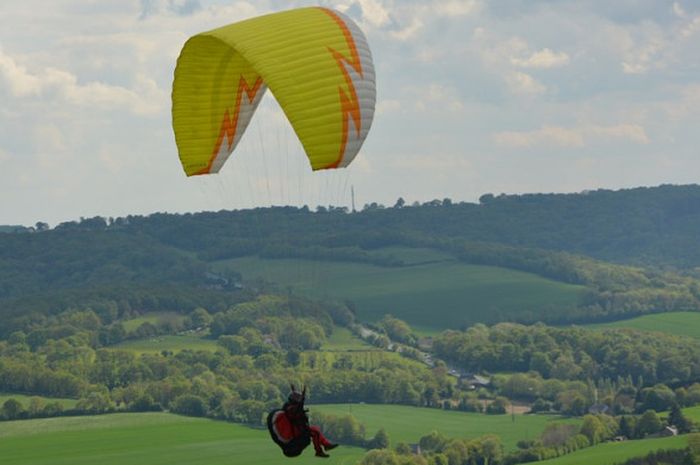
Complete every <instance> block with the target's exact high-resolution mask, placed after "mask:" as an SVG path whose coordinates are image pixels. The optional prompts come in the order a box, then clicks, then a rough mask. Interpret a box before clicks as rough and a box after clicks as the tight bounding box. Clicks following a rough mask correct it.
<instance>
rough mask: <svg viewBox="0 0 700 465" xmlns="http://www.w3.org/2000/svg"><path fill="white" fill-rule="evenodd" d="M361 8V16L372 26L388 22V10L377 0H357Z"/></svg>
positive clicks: (379, 25) (380, 25)
mask: <svg viewBox="0 0 700 465" xmlns="http://www.w3.org/2000/svg"><path fill="white" fill-rule="evenodd" d="M357 3H359V4H360V8H362V18H363V19H364V20H365V21H367V22H368V23H369V24H371V25H372V26H374V27H382V26H384V25H386V24H388V23H389V12H388V11H387V10H386V9H385V8H384V6H383V5H382V4H381V2H380V1H377V0H357Z"/></svg>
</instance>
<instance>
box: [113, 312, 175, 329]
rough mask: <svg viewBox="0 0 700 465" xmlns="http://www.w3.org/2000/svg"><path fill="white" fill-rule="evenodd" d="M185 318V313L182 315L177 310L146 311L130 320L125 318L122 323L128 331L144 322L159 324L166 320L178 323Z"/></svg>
mask: <svg viewBox="0 0 700 465" xmlns="http://www.w3.org/2000/svg"><path fill="white" fill-rule="evenodd" d="M184 319H185V316H184V315H180V314H179V313H175V312H154V313H146V314H145V315H141V316H139V317H137V318H132V319H130V320H125V321H123V322H122V324H123V325H124V329H126V330H127V331H134V330H135V329H137V328H138V327H139V326H141V325H142V324H144V323H151V324H152V325H157V324H158V323H162V322H165V321H175V322H178V323H182V321H183V320H184Z"/></svg>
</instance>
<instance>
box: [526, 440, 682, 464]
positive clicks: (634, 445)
mask: <svg viewBox="0 0 700 465" xmlns="http://www.w3.org/2000/svg"><path fill="white" fill-rule="evenodd" d="M686 445H687V442H686V438H685V437H684V436H675V437H670V438H659V439H640V440H637V441H623V442H607V443H605V444H599V445H597V446H593V447H587V448H585V449H581V450H577V451H576V452H573V453H571V454H567V455H564V456H561V457H558V458H556V459H551V460H544V461H542V462H536V463H537V464H542V465H614V464H617V463H621V462H624V461H625V460H627V459H631V458H632V457H639V456H643V455H646V454H648V453H649V452H653V451H655V450H658V449H682V448H684V447H686Z"/></svg>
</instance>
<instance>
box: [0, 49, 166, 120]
mask: <svg viewBox="0 0 700 465" xmlns="http://www.w3.org/2000/svg"><path fill="white" fill-rule="evenodd" d="M0 77H2V79H3V80H4V81H5V82H6V83H7V85H8V86H9V89H10V91H11V93H12V95H13V96H14V97H18V98H26V97H32V96H34V97H42V98H45V99H52V98H59V99H61V100H62V101H63V102H66V103H69V104H73V105H79V106H84V107H95V108H103V109H112V108H118V107H122V108H126V109H128V110H130V111H132V112H134V113H136V114H154V113H158V112H159V111H161V110H162V109H163V108H164V105H165V103H166V101H167V98H166V94H165V93H164V92H162V91H160V89H159V88H158V86H157V85H156V83H155V82H154V81H153V80H152V79H149V78H146V77H144V76H137V82H136V87H135V89H127V88H125V87H121V86H114V85H109V84H105V83H102V82H97V81H93V82H88V83H85V84H80V83H79V82H78V77H77V76H75V75H74V74H72V73H70V72H68V71H65V70H61V69H56V68H44V69H41V70H39V71H36V72H29V71H27V69H26V68H25V67H24V66H22V65H19V64H17V62H16V60H15V59H14V58H12V57H11V56H9V55H7V54H5V53H3V52H2V50H0Z"/></svg>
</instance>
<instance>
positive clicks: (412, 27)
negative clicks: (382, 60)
mask: <svg viewBox="0 0 700 465" xmlns="http://www.w3.org/2000/svg"><path fill="white" fill-rule="evenodd" d="M421 29H423V21H421V20H420V18H418V17H415V18H413V20H412V21H411V24H409V25H408V26H406V27H404V28H403V29H399V30H398V31H391V32H390V33H389V34H390V35H391V37H393V38H394V39H397V40H400V41H405V40H409V39H412V38H413V37H415V35H416V34H417V33H418V32H419V31H420V30H421Z"/></svg>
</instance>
